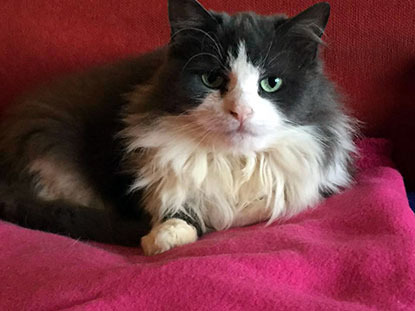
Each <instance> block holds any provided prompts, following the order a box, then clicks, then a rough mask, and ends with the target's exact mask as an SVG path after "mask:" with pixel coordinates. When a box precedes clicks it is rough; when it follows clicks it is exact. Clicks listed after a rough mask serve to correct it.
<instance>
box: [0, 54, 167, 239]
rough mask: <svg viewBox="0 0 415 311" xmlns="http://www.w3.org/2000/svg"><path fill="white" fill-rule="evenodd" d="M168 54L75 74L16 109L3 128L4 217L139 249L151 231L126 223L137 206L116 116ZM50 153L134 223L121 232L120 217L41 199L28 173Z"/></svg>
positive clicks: (0, 212) (0, 210) (0, 208)
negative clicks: (133, 205)
mask: <svg viewBox="0 0 415 311" xmlns="http://www.w3.org/2000/svg"><path fill="white" fill-rule="evenodd" d="M165 53H166V50H165V49H160V50H157V51H155V52H153V53H150V54H146V55H143V56H142V57H139V58H136V59H128V60H125V61H121V62H119V63H116V64H113V65H107V66H104V67H102V68H97V69H94V70H92V71H91V72H87V73H81V74H73V75H71V76H69V77H67V78H64V79H62V80H60V81H57V82H55V83H54V84H52V85H46V86H44V87H42V88H40V89H39V90H37V91H35V92H34V93H32V94H30V95H28V96H26V97H23V99H22V100H21V101H20V102H17V103H15V104H14V105H15V106H13V107H11V109H10V110H9V111H8V112H7V113H6V114H5V116H4V119H3V120H2V124H1V134H0V138H1V145H0V150H1V155H0V160H1V162H0V164H1V166H0V173H1V180H0V183H1V184H0V201H1V203H0V204H1V205H0V217H1V218H3V219H7V220H10V221H14V222H17V223H19V224H20V225H23V226H28V227H31V228H36V229H41V230H47V231H53V232H57V233H62V234H70V235H72V236H74V237H84V236H85V237H88V238H91V239H94V240H98V241H107V242H108V241H110V242H117V243H122V244H124V243H127V244H129V243H130V242H131V243H135V244H137V243H138V241H139V237H140V232H141V235H142V234H144V233H145V232H146V231H148V220H147V219H146V220H145V221H140V223H139V224H138V223H137V222H136V221H134V218H132V219H131V217H129V216H130V215H128V214H129V212H130V211H135V209H129V208H128V207H130V206H129V205H130V204H131V203H130V200H131V198H130V197H129V196H126V195H125V189H127V188H128V184H129V183H130V178H129V177H128V176H127V175H126V174H123V173H122V172H121V171H120V167H119V163H120V160H121V158H122V150H121V148H122V147H121V146H120V144H119V141H117V140H115V139H114V136H115V133H116V132H117V131H119V130H120V129H121V127H122V125H121V119H120V118H119V117H117V116H118V115H119V114H120V112H121V110H122V109H123V107H124V106H125V105H126V103H127V102H126V100H125V99H124V94H125V93H127V92H130V91H131V89H132V87H133V86H134V85H137V84H141V83H144V82H146V81H148V80H149V79H150V78H151V76H152V75H154V73H155V71H156V70H157V68H158V67H159V66H160V64H161V63H162V61H163V59H164V55H165ZM51 107H53V108H51ZM48 152H53V153H54V155H55V156H56V157H58V161H66V160H69V161H71V162H73V161H75V163H76V165H78V166H79V168H80V169H81V170H83V172H84V173H85V175H86V176H87V178H88V181H89V182H90V183H91V184H92V185H93V187H94V188H95V189H96V191H97V192H99V193H100V194H101V195H102V196H103V197H104V198H105V199H106V200H108V202H107V203H106V204H107V205H112V204H114V205H117V206H118V207H119V208H120V209H122V211H123V212H124V211H125V212H126V214H127V215H126V216H128V218H129V220H128V221H127V219H125V218H126V217H123V219H122V226H121V225H120V226H118V225H117V223H114V224H111V221H112V220H113V218H114V217H115V218H117V217H118V215H117V214H113V213H112V211H110V210H108V209H106V208H103V207H102V206H96V209H92V210H91V209H90V208H85V207H84V206H76V205H72V204H68V202H63V201H62V202H41V201H40V200H38V199H36V197H35V195H34V193H33V179H34V178H36V177H35V176H32V175H31V174H28V173H27V172H26V171H25V168H26V166H27V164H28V161H29V160H31V158H32V157H34V156H35V155H38V154H42V153H48ZM59 158H60V159H59ZM116 202H117V203H116ZM98 203H99V205H101V204H102V202H98ZM115 203H116V204H115ZM114 221H118V219H114ZM130 221H131V224H130V223H129V222H130ZM75 222H76V226H74V224H75ZM125 225H129V227H125ZM112 230H114V231H115V232H112ZM128 230H131V231H128ZM124 231H125V232H124ZM126 235H127V236H126ZM130 239H131V240H130Z"/></svg>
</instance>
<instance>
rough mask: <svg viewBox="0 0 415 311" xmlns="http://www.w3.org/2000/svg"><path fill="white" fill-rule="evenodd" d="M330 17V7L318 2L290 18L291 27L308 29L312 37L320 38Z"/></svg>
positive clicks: (325, 3)
mask: <svg viewBox="0 0 415 311" xmlns="http://www.w3.org/2000/svg"><path fill="white" fill-rule="evenodd" d="M329 16H330V5H329V4H328V3H327V2H320V3H317V4H315V5H313V6H311V7H309V8H308V9H307V10H305V11H303V12H301V13H300V14H298V15H296V16H294V17H292V18H291V19H290V21H289V23H291V25H297V26H299V27H304V28H308V29H309V30H310V31H311V32H312V33H313V34H314V35H316V36H317V37H319V38H321V36H322V35H323V32H324V29H325V28H326V25H327V22H328V20H329Z"/></svg>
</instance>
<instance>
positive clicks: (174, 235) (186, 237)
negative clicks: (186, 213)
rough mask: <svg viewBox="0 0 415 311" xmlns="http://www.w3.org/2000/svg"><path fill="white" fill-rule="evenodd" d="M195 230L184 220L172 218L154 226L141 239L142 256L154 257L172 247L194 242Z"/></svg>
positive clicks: (195, 238) (195, 237)
mask: <svg viewBox="0 0 415 311" xmlns="http://www.w3.org/2000/svg"><path fill="white" fill-rule="evenodd" d="M196 240H197V231H196V228H195V227H193V226H191V225H189V224H188V223H187V222H185V221H184V220H181V219H178V218H172V219H169V220H166V221H165V222H162V223H161V224H158V225H156V226H154V227H153V228H152V229H151V231H150V233H149V234H147V235H146V236H143V237H142V238H141V247H142V249H143V251H144V254H145V255H147V256H149V255H155V254H160V253H163V252H165V251H167V250H169V249H171V248H173V247H176V246H180V245H184V244H188V243H192V242H195V241H196Z"/></svg>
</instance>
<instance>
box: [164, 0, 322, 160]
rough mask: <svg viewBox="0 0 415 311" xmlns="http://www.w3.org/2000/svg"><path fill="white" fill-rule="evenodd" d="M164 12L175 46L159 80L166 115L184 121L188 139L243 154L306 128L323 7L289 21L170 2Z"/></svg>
mask: <svg viewBox="0 0 415 311" xmlns="http://www.w3.org/2000/svg"><path fill="white" fill-rule="evenodd" d="M179 2H180V6H179V4H178V3H179ZM169 15H170V22H171V26H172V41H171V44H170V50H169V56H168V57H169V58H168V62H167V63H166V65H165V67H164V70H163V72H162V78H161V79H160V81H163V82H161V83H164V86H163V89H164V90H169V91H168V92H170V95H168V92H166V94H165V98H166V99H167V98H168V99H167V100H165V102H167V104H166V107H165V110H166V111H167V112H168V113H170V114H173V115H179V117H178V118H182V119H183V120H184V123H185V124H183V122H182V124H183V125H182V127H183V128H186V127H187V128H188V129H189V131H188V134H189V135H193V136H194V137H196V138H197V139H198V140H200V143H201V144H208V145H213V147H217V148H220V149H228V150H229V151H231V152H237V153H238V152H242V153H246V152H251V151H259V150H263V149H266V148H267V146H268V145H269V144H271V143H272V140H273V138H274V137H275V136H276V135H279V133H281V131H284V130H285V129H287V128H288V127H290V126H293V125H295V124H304V123H306V121H307V114H309V110H310V109H311V108H310V107H307V106H305V105H306V102H307V101H304V96H305V95H306V94H307V90H308V89H309V88H313V87H314V88H315V85H316V81H318V79H319V78H320V77H321V76H322V74H321V72H320V67H319V61H318V58H316V53H317V48H318V43H319V39H320V36H321V34H322V29H324V26H325V24H326V22H327V18H328V6H326V5H324V4H322V5H320V6H317V7H312V8H311V9H309V10H307V11H305V12H303V13H302V14H300V15H298V16H297V17H295V18H292V19H287V18H286V17H283V16H273V17H262V16H258V15H255V14H253V13H240V14H238V15H234V16H229V15H226V14H218V13H213V12H208V11H205V10H204V9H203V8H202V7H201V6H200V5H199V4H198V3H197V2H195V1H193V0H187V1H177V0H171V1H170V3H169ZM166 81H167V83H166ZM172 94H174V96H173V95H172ZM183 120H182V121H183ZM186 120H187V121H186ZM186 122H187V123H188V124H186Z"/></svg>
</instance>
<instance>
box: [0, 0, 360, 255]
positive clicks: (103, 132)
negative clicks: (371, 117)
mask: <svg viewBox="0 0 415 311" xmlns="http://www.w3.org/2000/svg"><path fill="white" fill-rule="evenodd" d="M329 11H330V7H329V5H328V4H327V3H318V4H316V5H314V6H312V7H310V8H309V9H307V10H305V11H304V12H302V13H300V14H299V15H297V16H294V17H292V18H287V17H286V16H283V15H274V16H259V15H257V14H254V13H238V14H235V15H228V14H225V13H217V12H213V11H207V10H205V9H204V8H203V7H202V6H201V5H200V4H199V3H198V2H197V1H194V0H170V1H169V19H170V25H171V30H172V35H171V40H170V42H169V44H168V45H167V46H165V47H163V48H161V49H159V50H157V51H155V52H152V53H149V54H146V55H143V56H140V57H138V58H136V59H129V60H125V61H122V62H119V63H117V64H114V65H109V66H104V67H102V68H98V69H95V70H93V71H91V72H87V73H83V74H81V75H73V76H70V77H67V78H65V79H63V80H61V81H58V82H55V83H54V84H53V85H49V86H45V87H43V88H41V89H40V90H38V91H36V92H34V93H32V94H30V95H28V96H26V97H25V98H24V99H22V100H20V101H19V102H18V103H16V104H15V105H13V107H12V108H11V109H10V110H9V111H8V113H7V114H6V116H5V120H4V121H3V122H2V128H1V133H0V159H1V162H0V163H1V166H0V169H1V171H0V173H1V182H0V183H1V184H0V200H1V201H2V203H1V205H0V214H1V217H2V218H3V219H7V220H10V221H14V222H17V223H19V224H21V225H24V226H28V227H31V228H37V229H42V230H48V231H52V232H58V233H62V234H67V235H71V236H73V237H79V238H84V239H93V240H97V241H103V242H114V243H120V244H128V243H130V244H134V243H137V244H138V240H139V238H140V236H143V235H144V237H142V239H141V245H142V247H143V250H144V253H145V254H147V255H152V254H157V253H161V252H164V251H166V250H168V249H171V248H173V247H175V246H179V245H183V244H186V243H191V242H194V241H196V240H197V237H198V236H200V235H202V234H203V233H205V232H207V231H209V230H223V229H226V228H229V227H233V226H245V225H249V224H253V223H257V222H261V221H268V222H272V221H274V220H275V219H277V218H281V217H287V216H292V215H294V214H296V213H298V212H300V211H302V210H304V209H306V208H307V207H309V206H313V205H315V204H316V203H317V202H319V201H320V200H321V199H322V198H323V197H325V196H328V195H331V194H334V193H337V192H339V191H340V190H341V189H342V188H344V187H346V186H348V185H349V184H350V182H351V170H352V155H353V153H354V151H355V146H354V144H353V136H354V130H353V123H354V122H353V120H352V119H351V118H350V117H349V116H348V115H347V114H346V113H345V111H344V109H343V107H342V106H341V104H340V103H339V102H338V100H337V96H336V93H335V91H334V88H333V86H332V84H331V83H330V82H329V81H328V79H327V78H326V77H325V75H324V74H323V68H322V61H321V60H320V58H319V45H320V44H321V43H322V41H321V36H322V34H323V30H324V28H325V26H326V23H327V20H328V17H329ZM148 216H149V218H151V230H150V231H149V227H148V226H149V223H150V222H149V221H148V220H149V219H148Z"/></svg>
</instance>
